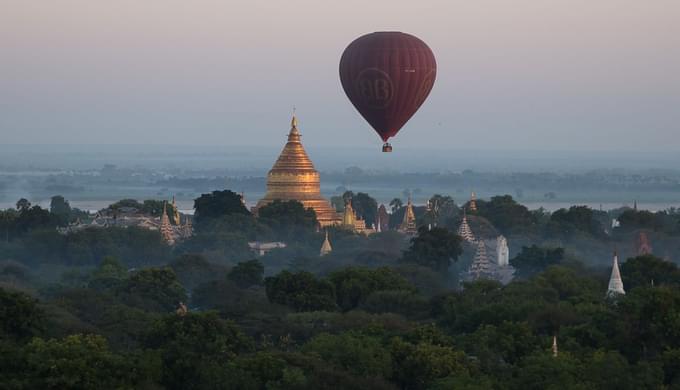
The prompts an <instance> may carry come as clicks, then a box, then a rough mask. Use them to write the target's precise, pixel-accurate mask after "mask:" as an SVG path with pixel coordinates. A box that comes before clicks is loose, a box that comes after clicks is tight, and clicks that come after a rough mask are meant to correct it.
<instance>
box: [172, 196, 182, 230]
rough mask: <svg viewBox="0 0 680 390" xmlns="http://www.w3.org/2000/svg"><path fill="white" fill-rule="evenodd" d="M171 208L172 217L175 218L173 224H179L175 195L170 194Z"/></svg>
mask: <svg viewBox="0 0 680 390" xmlns="http://www.w3.org/2000/svg"><path fill="white" fill-rule="evenodd" d="M172 210H173V217H174V218H175V225H179V220H180V216H179V210H178V209H177V203H175V195H173V196H172Z"/></svg>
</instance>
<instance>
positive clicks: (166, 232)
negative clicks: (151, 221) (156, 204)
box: [159, 201, 175, 245]
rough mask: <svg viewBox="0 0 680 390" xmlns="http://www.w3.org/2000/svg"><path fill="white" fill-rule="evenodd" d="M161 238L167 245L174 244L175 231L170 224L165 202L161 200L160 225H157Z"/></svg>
mask: <svg viewBox="0 0 680 390" xmlns="http://www.w3.org/2000/svg"><path fill="white" fill-rule="evenodd" d="M159 230H160V232H161V238H162V239H163V241H165V242H167V243H168V244H169V245H174V244H175V232H174V231H173V230H172V225H170V218H168V212H167V202H165V201H164V202H163V215H161V226H160V227H159Z"/></svg>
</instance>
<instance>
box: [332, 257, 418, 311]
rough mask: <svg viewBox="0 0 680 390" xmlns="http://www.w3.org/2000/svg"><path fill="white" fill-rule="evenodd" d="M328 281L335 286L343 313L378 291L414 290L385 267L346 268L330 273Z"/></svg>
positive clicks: (399, 276)
mask: <svg viewBox="0 0 680 390" xmlns="http://www.w3.org/2000/svg"><path fill="white" fill-rule="evenodd" d="M328 279H329V280H330V281H331V283H333V285H334V286H335V293H336V299H337V304H338V306H339V307H340V308H341V309H342V310H345V311H347V310H352V309H354V308H356V307H357V306H359V305H360V304H361V303H363V302H365V301H366V299H367V298H368V297H369V296H370V295H371V294H373V293H375V292H378V291H388V290H393V291H394V290H405V291H408V292H413V291H414V290H415V288H414V287H413V286H412V285H411V284H410V283H409V282H408V281H406V279H404V278H403V277H402V276H401V275H399V274H398V273H397V272H395V271H394V270H392V269H391V268H387V267H382V268H377V269H370V268H361V267H348V268H344V269H341V270H339V271H335V272H333V273H331V274H330V275H329V276H328Z"/></svg>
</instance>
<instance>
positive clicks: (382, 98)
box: [355, 68, 394, 109]
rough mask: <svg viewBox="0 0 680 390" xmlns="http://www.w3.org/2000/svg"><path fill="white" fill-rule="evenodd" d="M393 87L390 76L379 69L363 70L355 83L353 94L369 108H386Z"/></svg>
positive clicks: (390, 98)
mask: <svg viewBox="0 0 680 390" xmlns="http://www.w3.org/2000/svg"><path fill="white" fill-rule="evenodd" d="M393 90H394V87H393V86H392V79H390V76H389V75H388V74H387V73H385V72H383V71H382V70H380V69H375V68H370V69H364V70H363V71H361V73H359V77H357V82H356V83H355V93H356V94H357V95H359V96H361V98H362V100H363V103H364V105H366V106H367V107H369V108H379V109H384V108H386V107H387V106H388V105H389V104H390V102H391V101H392V95H393Z"/></svg>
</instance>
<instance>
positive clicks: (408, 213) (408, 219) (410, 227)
mask: <svg viewBox="0 0 680 390" xmlns="http://www.w3.org/2000/svg"><path fill="white" fill-rule="evenodd" d="M399 231H400V232H402V233H404V234H406V235H415V234H416V233H417V232H418V228H417V226H416V215H415V213H414V212H413V203H412V202H411V197H409V198H408V203H407V204H406V210H404V220H403V221H402V222H401V225H400V226H399Z"/></svg>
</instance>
